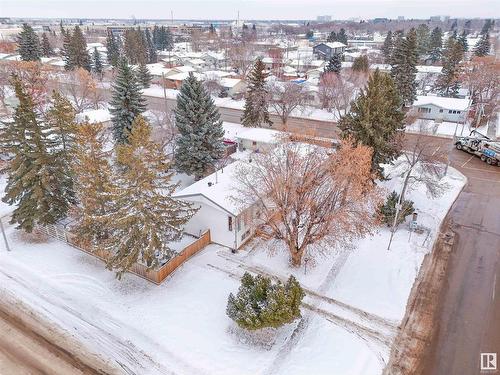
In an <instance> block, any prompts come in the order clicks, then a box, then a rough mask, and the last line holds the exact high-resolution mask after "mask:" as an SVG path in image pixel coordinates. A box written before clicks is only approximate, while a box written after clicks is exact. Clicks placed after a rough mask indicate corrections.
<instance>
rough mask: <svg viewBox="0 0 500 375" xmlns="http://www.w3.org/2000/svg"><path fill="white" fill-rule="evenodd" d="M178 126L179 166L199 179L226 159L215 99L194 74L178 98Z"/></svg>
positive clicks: (176, 153)
mask: <svg viewBox="0 0 500 375" xmlns="http://www.w3.org/2000/svg"><path fill="white" fill-rule="evenodd" d="M175 123H176V126H177V129H178V130H179V137H178V138H177V141H176V148H175V167H176V168H177V170H178V171H180V172H184V173H186V174H188V175H194V176H195V177H196V178H198V179H199V178H201V177H203V176H204V175H205V174H206V173H207V172H208V171H210V169H211V168H213V167H214V163H215V162H216V161H217V160H218V159H220V158H221V157H222V156H223V154H224V143H223V137H224V129H223V128H222V121H221V120H220V114H219V111H218V110H217V107H216V106H215V104H214V101H213V99H212V98H211V97H210V95H209V94H208V93H207V91H206V90H205V88H204V87H203V85H202V84H201V82H199V81H198V80H197V79H196V78H195V77H194V75H193V74H192V73H190V74H189V76H188V78H186V79H185V80H184V82H183V84H182V86H181V89H180V92H179V95H177V107H176V109H175Z"/></svg>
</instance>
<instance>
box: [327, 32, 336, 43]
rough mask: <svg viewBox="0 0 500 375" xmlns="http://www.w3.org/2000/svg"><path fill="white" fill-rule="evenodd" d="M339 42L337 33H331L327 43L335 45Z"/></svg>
mask: <svg viewBox="0 0 500 375" xmlns="http://www.w3.org/2000/svg"><path fill="white" fill-rule="evenodd" d="M336 41H337V33H336V32H335V31H331V32H330V34H329V35H328V38H327V39H326V42H327V43H333V42H336Z"/></svg>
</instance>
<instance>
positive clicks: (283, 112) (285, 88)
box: [268, 81, 311, 127]
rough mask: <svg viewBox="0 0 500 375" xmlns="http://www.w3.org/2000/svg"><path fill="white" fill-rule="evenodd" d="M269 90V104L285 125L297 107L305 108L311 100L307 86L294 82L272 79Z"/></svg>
mask: <svg viewBox="0 0 500 375" xmlns="http://www.w3.org/2000/svg"><path fill="white" fill-rule="evenodd" d="M268 91H269V106H270V107H271V108H272V109H273V110H274V111H275V112H276V114H277V115H278V116H279V118H280V119H281V123H282V124H283V125H284V126H285V127H286V123H287V121H288V117H289V116H290V115H291V113H292V112H293V111H294V110H296V109H298V110H303V109H304V107H305V106H306V105H307V104H308V103H309V102H310V101H311V95H310V93H309V92H308V91H307V89H306V87H305V86H303V85H300V84H296V83H293V82H278V81H272V82H270V83H269V84H268Z"/></svg>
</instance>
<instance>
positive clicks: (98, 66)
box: [92, 47, 103, 78]
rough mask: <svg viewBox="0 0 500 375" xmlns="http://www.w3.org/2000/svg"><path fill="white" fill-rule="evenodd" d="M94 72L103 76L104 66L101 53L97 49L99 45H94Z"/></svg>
mask: <svg viewBox="0 0 500 375" xmlns="http://www.w3.org/2000/svg"><path fill="white" fill-rule="evenodd" d="M92 72H93V73H95V74H97V75H98V76H99V77H100V78H102V72H103V66H102V61H101V54H100V53H99V51H98V50H97V47H94V52H93V53H92Z"/></svg>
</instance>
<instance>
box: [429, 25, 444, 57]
mask: <svg viewBox="0 0 500 375" xmlns="http://www.w3.org/2000/svg"><path fill="white" fill-rule="evenodd" d="M442 48H443V32H442V31H441V29H440V28H439V27H435V28H434V29H433V30H432V33H431V36H430V40H429V58H430V60H431V61H432V62H433V63H435V62H436V61H439V60H441V56H442Z"/></svg>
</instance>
